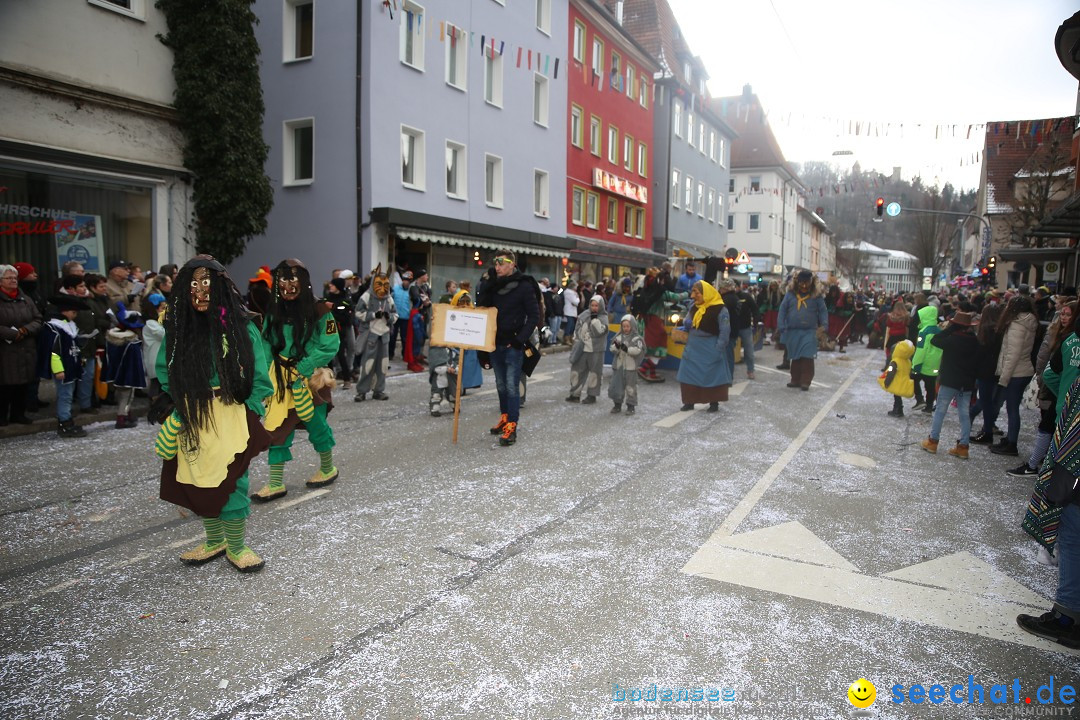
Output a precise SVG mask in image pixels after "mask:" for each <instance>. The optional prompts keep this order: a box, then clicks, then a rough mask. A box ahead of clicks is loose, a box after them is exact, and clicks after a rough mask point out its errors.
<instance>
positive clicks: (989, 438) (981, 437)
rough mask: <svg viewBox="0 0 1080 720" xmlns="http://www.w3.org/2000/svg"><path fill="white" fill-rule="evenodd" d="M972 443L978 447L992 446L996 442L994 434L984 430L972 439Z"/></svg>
mask: <svg viewBox="0 0 1080 720" xmlns="http://www.w3.org/2000/svg"><path fill="white" fill-rule="evenodd" d="M971 442H973V443H975V444H976V445H990V444H991V443H993V442H994V436H993V434H991V433H988V432H986V431H985V430H984V431H983V432H981V433H979V434H978V435H975V436H973V437H972V438H971Z"/></svg>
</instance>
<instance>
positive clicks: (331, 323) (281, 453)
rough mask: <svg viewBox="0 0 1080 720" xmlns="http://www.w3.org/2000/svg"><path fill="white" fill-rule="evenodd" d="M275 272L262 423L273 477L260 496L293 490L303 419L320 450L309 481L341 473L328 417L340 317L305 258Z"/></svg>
mask: <svg viewBox="0 0 1080 720" xmlns="http://www.w3.org/2000/svg"><path fill="white" fill-rule="evenodd" d="M273 276H274V284H273V287H272V288H271V289H270V307H269V308H267V312H266V316H265V318H264V319H263V331H262V340H263V349H264V351H265V352H266V357H267V358H268V359H269V361H270V363H271V370H270V381H271V382H272V383H273V385H274V395H273V397H272V398H271V400H270V406H269V407H268V408H267V410H266V421H265V422H264V423H263V425H264V426H265V427H266V431H267V432H269V433H270V437H271V442H270V454H269V458H268V459H269V462H270V481H269V482H268V483H267V484H266V485H265V486H263V487H262V488H261V489H260V490H259V491H258V492H256V493H253V494H252V496H251V497H252V498H253V499H255V500H258V501H260V502H269V501H271V500H276V499H277V498H280V497H284V496H285V495H286V493H287V492H288V491H287V490H286V488H285V463H287V462H288V461H290V460H292V450H291V448H292V443H293V436H294V435H295V434H296V428H297V426H298V425H299V424H300V423H301V422H303V423H304V428H305V429H306V430H307V433H308V439H309V440H311V445H312V447H314V448H315V452H317V453H318V454H319V470H318V471H317V472H316V473H315V474H314V475H312V476H311V477H310V478H308V481H307V486H308V487H313V488H315V487H323V486H325V485H329V484H331V483H332V482H334V481H335V480H337V477H338V469H337V468H336V467H334V433H333V431H332V430H331V429H330V425H329V424H328V423H327V421H326V415H327V413H328V412H329V411H330V408H331V407H332V406H333V404H332V403H331V401H330V392H331V390H332V389H333V387H334V386H335V382H334V379H333V371H331V370H330V369H329V368H327V367H326V366H327V365H328V364H329V363H330V361H331V360H333V359H334V357H335V356H336V355H337V352H338V347H339V345H340V342H341V339H340V338H341V336H340V335H338V329H337V321H336V320H335V319H334V316H333V315H331V314H330V312H329V310H328V309H327V306H326V303H316V302H315V295H314V293H313V292H312V290H311V276H310V275H309V274H308V271H307V268H306V267H304V264H303V263H302V262H300V261H299V260H295V259H290V260H282V261H281V262H280V263H278V266H277V267H276V268H274V272H273ZM350 362H351V359H350ZM323 368H326V369H325V370H323Z"/></svg>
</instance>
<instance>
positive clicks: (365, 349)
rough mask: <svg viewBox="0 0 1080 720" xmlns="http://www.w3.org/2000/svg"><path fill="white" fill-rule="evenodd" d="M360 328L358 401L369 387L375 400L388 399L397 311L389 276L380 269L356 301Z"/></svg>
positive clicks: (357, 339)
mask: <svg viewBox="0 0 1080 720" xmlns="http://www.w3.org/2000/svg"><path fill="white" fill-rule="evenodd" d="M356 319H357V321H358V322H359V327H360V329H359V331H358V332H357V336H356V348H357V350H358V352H359V353H360V379H359V380H357V381H356V396H355V397H353V400H354V401H355V402H363V401H364V399H365V397H366V396H367V392H368V390H369V389H370V390H372V393H371V399H372V400H389V399H390V397H389V396H388V395H387V394H386V393H385V392H384V391H385V390H386V369H385V368H386V363H387V360H388V358H389V357H390V355H389V347H390V331H391V329H392V328H393V327H394V323H396V322H397V319H398V312H397V307H396V305H395V304H394V297H393V295H392V293H391V292H390V278H388V277H387V276H386V273H384V272H382V270H381V268H376V269H375V272H374V273H373V274H372V276H371V286H370V287H368V289H367V290H365V291H364V293H363V294H362V295H361V296H360V298H359V299H358V300H357V301H356Z"/></svg>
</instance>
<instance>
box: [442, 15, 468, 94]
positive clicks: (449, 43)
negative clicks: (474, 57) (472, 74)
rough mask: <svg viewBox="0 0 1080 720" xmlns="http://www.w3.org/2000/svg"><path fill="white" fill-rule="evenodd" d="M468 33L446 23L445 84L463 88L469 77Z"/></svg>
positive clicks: (459, 88)
mask: <svg viewBox="0 0 1080 720" xmlns="http://www.w3.org/2000/svg"><path fill="white" fill-rule="evenodd" d="M468 37H469V36H468V34H467V33H466V32H465V31H464V30H462V29H460V28H457V27H454V26H453V25H451V24H450V23H447V24H446V84H447V85H450V86H452V87H456V88H457V89H458V90H464V89H466V87H468V78H469V43H468Z"/></svg>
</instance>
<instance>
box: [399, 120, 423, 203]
mask: <svg viewBox="0 0 1080 720" xmlns="http://www.w3.org/2000/svg"><path fill="white" fill-rule="evenodd" d="M401 183H402V184H403V185H404V186H405V187H407V188H411V189H413V190H423V189H424V133H423V132H422V131H420V130H416V129H414V128H411V127H406V126H405V125H402V126H401Z"/></svg>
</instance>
